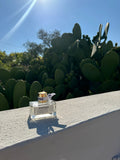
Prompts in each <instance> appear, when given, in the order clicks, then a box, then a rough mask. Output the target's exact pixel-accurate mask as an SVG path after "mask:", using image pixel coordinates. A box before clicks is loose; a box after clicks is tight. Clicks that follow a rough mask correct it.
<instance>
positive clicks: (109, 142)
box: [0, 111, 120, 160]
mask: <svg viewBox="0 0 120 160" xmlns="http://www.w3.org/2000/svg"><path fill="white" fill-rule="evenodd" d="M119 152H120V111H115V112H112V113H109V114H107V115H104V116H101V117H99V118H95V119H92V120H89V121H87V122H84V123H81V124H79V125H76V126H73V127H71V128H67V129H65V130H63V131H60V132H57V133H55V134H52V135H50V136H48V137H44V138H36V139H34V140H31V141H26V142H23V143H20V144H17V145H14V146H11V147H9V148H6V149H3V150H1V151H0V160H111V159H112V157H113V156H114V155H116V154H118V153H119Z"/></svg>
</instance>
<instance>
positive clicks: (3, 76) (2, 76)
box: [0, 68, 10, 83]
mask: <svg viewBox="0 0 120 160" xmlns="http://www.w3.org/2000/svg"><path fill="white" fill-rule="evenodd" d="M9 78H10V72H9V71H8V70H6V69H3V68H0V81H2V82H3V83H5V82H6V81H7V80H8V79H9Z"/></svg>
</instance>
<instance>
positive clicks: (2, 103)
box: [0, 93, 9, 111]
mask: <svg viewBox="0 0 120 160" xmlns="http://www.w3.org/2000/svg"><path fill="white" fill-rule="evenodd" d="M7 109H9V105H8V102H7V99H6V98H5V96H4V95H3V94H2V93H0V111H3V110H7Z"/></svg>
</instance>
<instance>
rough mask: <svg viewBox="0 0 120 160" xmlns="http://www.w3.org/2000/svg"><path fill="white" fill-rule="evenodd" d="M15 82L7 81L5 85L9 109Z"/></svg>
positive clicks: (12, 80)
mask: <svg viewBox="0 0 120 160" xmlns="http://www.w3.org/2000/svg"><path fill="white" fill-rule="evenodd" d="M16 83H17V81H16V80H15V79H9V80H8V81H7V83H6V87H5V88H6V96H7V99H8V102H9V105H10V106H11V108H12V107H13V91H14V87H15V85H16Z"/></svg>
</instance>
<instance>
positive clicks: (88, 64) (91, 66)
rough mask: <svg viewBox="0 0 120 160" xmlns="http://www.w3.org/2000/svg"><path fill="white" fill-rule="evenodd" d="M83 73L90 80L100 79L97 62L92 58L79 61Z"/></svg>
mask: <svg viewBox="0 0 120 160" xmlns="http://www.w3.org/2000/svg"><path fill="white" fill-rule="evenodd" d="M80 68H81V71H82V73H83V75H84V76H85V77H86V78H87V79H88V80H90V81H100V80H101V72H100V70H99V68H98V67H97V63H96V62H95V61H93V60H92V59H85V60H83V61H82V62H81V63H80Z"/></svg>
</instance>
